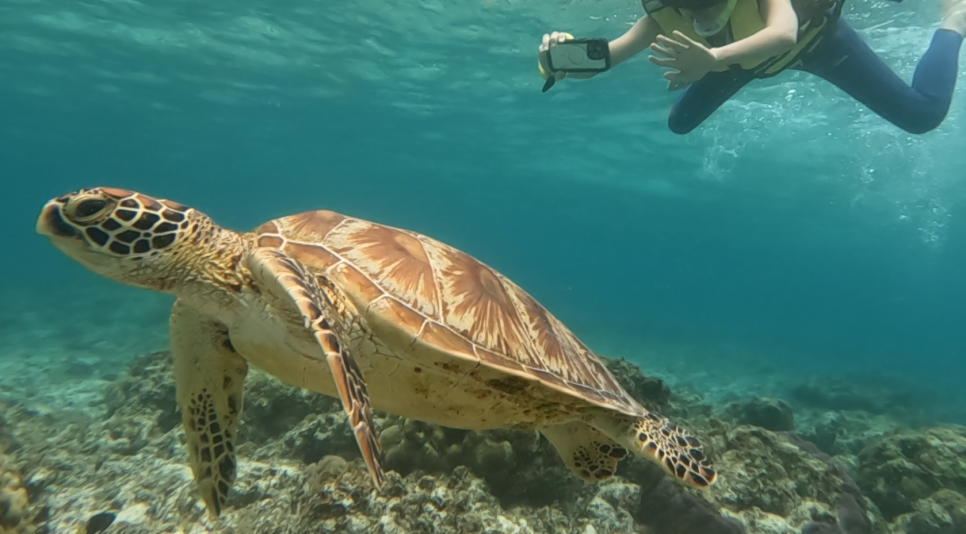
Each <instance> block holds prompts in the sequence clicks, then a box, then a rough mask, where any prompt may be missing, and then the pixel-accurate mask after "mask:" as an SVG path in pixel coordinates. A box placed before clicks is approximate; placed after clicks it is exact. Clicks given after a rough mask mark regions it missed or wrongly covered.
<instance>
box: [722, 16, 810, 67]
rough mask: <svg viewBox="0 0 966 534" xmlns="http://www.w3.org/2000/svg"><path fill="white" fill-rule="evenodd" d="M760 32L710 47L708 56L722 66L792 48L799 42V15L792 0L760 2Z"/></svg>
mask: <svg viewBox="0 0 966 534" xmlns="http://www.w3.org/2000/svg"><path fill="white" fill-rule="evenodd" d="M759 12H760V13H761V19H762V20H763V21H764V22H765V27H764V28H762V29H761V31H759V32H757V33H755V34H754V35H750V36H748V37H746V38H744V39H741V40H739V41H735V42H733V43H731V44H729V45H725V46H721V47H718V48H712V49H711V53H712V54H713V55H714V57H715V59H716V60H717V62H718V63H719V64H721V65H732V64H734V63H741V62H742V61H746V60H749V59H757V58H763V59H764V58H770V57H775V56H778V55H781V54H784V53H785V52H788V51H789V50H791V49H792V48H794V47H795V43H797V42H798V15H796V14H795V10H794V9H792V3H791V0H761V1H760V4H759Z"/></svg>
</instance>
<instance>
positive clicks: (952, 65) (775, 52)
mask: <svg viewBox="0 0 966 534" xmlns="http://www.w3.org/2000/svg"><path fill="white" fill-rule="evenodd" d="M898 1H901V0H898ZM842 2H844V0H642V5H643V7H644V11H645V12H646V14H645V15H644V16H643V17H641V18H640V19H639V20H638V21H637V22H636V23H635V24H634V25H633V26H632V27H631V29H630V30H628V31H627V33H625V34H624V35H622V36H620V37H618V38H617V39H614V40H613V41H610V42H609V44H608V49H609V51H610V61H611V63H610V65H611V67H613V66H614V65H617V64H619V63H622V62H623V61H625V60H627V59H628V58H630V57H632V56H634V55H635V54H637V53H639V52H641V51H642V50H644V49H645V48H650V49H651V50H653V51H654V52H657V53H658V54H660V55H661V56H663V57H657V56H650V57H649V58H648V59H650V61H651V62H652V63H654V64H656V65H659V66H662V67H670V69H672V70H669V71H668V72H666V73H665V74H664V78H665V79H667V80H668V82H669V83H668V89H669V90H671V91H677V90H681V89H683V90H684V93H683V94H682V95H681V96H680V98H679V99H678V101H677V102H676V103H675V104H674V106H673V107H672V108H671V112H670V115H669V117H668V127H669V128H670V129H671V131H673V132H675V133H678V134H686V133H688V132H690V131H691V130H693V129H694V128H696V127H697V126H698V125H700V124H701V123H702V122H704V120H705V119H707V118H708V117H709V116H710V115H711V114H712V113H714V111H715V110H716V109H718V108H719V107H720V106H721V105H722V104H724V103H725V102H726V101H727V100H728V99H730V98H731V97H732V96H734V95H735V94H736V93H737V92H738V91H739V90H741V88H742V87H744V86H745V85H746V84H748V83H749V82H750V81H751V80H754V79H759V78H767V77H770V76H774V75H776V74H778V73H780V72H782V71H784V70H786V69H795V70H801V71H805V72H809V73H811V74H814V75H816V76H819V77H821V78H824V79H825V80H827V81H829V82H831V83H832V84H835V85H836V86H837V87H839V88H840V89H842V90H843V91H845V92H846V93H848V94H849V95H851V96H852V97H853V98H855V99H856V100H858V101H859V102H861V103H862V104H864V105H866V106H867V107H868V108H869V109H871V110H872V111H873V112H875V113H877V114H878V115H879V116H881V117H883V118H884V119H886V120H888V121H889V122H891V123H892V124H894V125H896V126H898V127H899V128H902V129H903V130H905V131H907V132H910V133H917V134H918V133H925V132H928V131H930V130H932V129H934V128H936V127H937V126H939V125H940V124H941V123H942V122H943V120H944V119H945V118H946V115H947V113H948V112H949V106H950V103H951V101H952V96H953V89H954V88H955V85H956V71H957V68H958V60H959V50H960V45H961V44H962V41H963V35H964V33H966V0H943V21H942V25H941V26H940V28H939V29H937V30H936V32H935V33H934V34H933V37H932V42H931V44H930V46H929V49H928V50H927V51H926V53H925V54H924V55H923V56H922V58H921V59H920V60H919V64H918V65H917V67H916V71H915V74H914V76H913V79H912V86H911V87H910V86H909V85H906V83H905V82H903V81H902V79H900V78H899V77H898V76H897V75H896V74H895V72H893V71H892V69H890V68H889V67H888V66H887V65H886V64H885V63H883V62H882V60H881V59H880V58H879V57H878V56H876V54H875V52H873V51H872V50H871V49H870V48H869V46H868V45H867V44H865V42H863V41H862V39H861V38H860V37H859V36H858V35H856V33H855V31H854V30H853V29H852V28H851V27H849V25H848V24H847V23H846V22H845V21H844V20H840V18H839V15H840V13H841V9H842ZM569 39H573V36H571V35H570V34H567V33H561V32H553V33H551V34H547V35H544V36H543V42H542V43H541V44H540V47H539V53H538V58H539V59H538V68H539V71H540V74H541V76H542V77H543V78H544V80H547V85H546V86H544V90H546V89H548V88H549V87H550V86H551V85H553V83H554V82H555V81H559V80H561V79H563V78H579V79H586V78H590V77H592V76H594V75H595V74H596V73H574V72H571V73H565V72H561V71H555V72H551V71H550V68H549V67H548V63H547V53H548V50H549V49H550V48H551V47H553V46H555V45H557V44H559V43H562V42H565V41H566V40H569ZM550 76H553V79H549V78H550Z"/></svg>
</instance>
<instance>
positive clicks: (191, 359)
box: [169, 301, 248, 517]
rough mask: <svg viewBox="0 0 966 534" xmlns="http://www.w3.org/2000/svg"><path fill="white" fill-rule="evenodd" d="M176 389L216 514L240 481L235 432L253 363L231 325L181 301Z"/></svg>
mask: <svg viewBox="0 0 966 534" xmlns="http://www.w3.org/2000/svg"><path fill="white" fill-rule="evenodd" d="M169 337H170V343H171V355H172V357H173V360H174V378H175V390H176V397H177V402H178V407H179V408H180V410H181V423H182V425H183V426H184V432H185V437H186V438H187V448H188V459H189V463H190V464H191V470H192V472H193V473H194V477H195V484H196V485H197V487H198V491H199V492H200V493H201V498H202V499H204V501H205V504H206V506H207V508H208V512H209V514H211V515H212V516H214V517H217V516H219V515H221V510H222V508H223V507H224V505H225V499H226V498H227V496H228V490H229V489H230V488H231V485H232V483H234V481H235V473H236V463H235V446H234V440H235V434H236V427H237V424H238V419H239V417H240V416H241V411H242V386H243V383H244V381H245V376H246V375H247V374H248V363H247V362H245V360H244V358H242V357H241V356H239V355H238V353H237V352H235V349H234V347H232V344H231V341H230V340H229V338H228V329H227V328H226V327H225V326H224V325H222V324H221V323H218V322H216V321H213V320H211V319H210V318H207V317H204V316H202V315H200V314H199V313H198V312H196V311H195V310H193V309H191V308H189V307H187V306H185V305H184V304H182V303H181V302H180V301H177V302H175V304H174V308H173V309H172V311H171V319H170V322H169Z"/></svg>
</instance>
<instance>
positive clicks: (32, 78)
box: [0, 0, 966, 534]
mask: <svg viewBox="0 0 966 534" xmlns="http://www.w3.org/2000/svg"><path fill="white" fill-rule="evenodd" d="M641 15H642V10H641V8H640V5H639V3H638V2H634V1H617V0H599V1H598V0H574V1H559V0H544V1H541V2H534V1H529V2H523V1H518V0H511V1H508V0H468V1H463V2H456V1H453V0H410V1H401V0H381V1H372V0H358V1H353V2H336V1H332V0H330V1H306V0H286V1H280V2H266V1H253V0H237V1H232V2H227V1H224V0H214V1H209V2H186V1H179V0H175V1H171V2H160V1H158V0H141V1H136V0H110V1H101V0H91V1H83V2H66V3H65V2H52V1H50V0H31V1H27V0H3V1H2V2H0V80H2V83H0V176H2V183H3V184H4V186H5V187H6V190H7V191H8V193H7V201H6V202H5V203H4V209H3V210H2V211H0V221H2V222H3V226H4V228H5V229H6V231H5V232H4V236H5V239H6V242H5V244H4V247H3V248H4V253H3V261H2V262H0V292H2V295H3V302H4V304H3V306H2V310H0V342H2V345H0V346H2V352H0V362H4V361H6V364H7V366H6V367H0V373H3V371H2V369H8V376H7V377H6V380H10V381H13V380H11V379H10V377H11V376H12V375H10V374H9V373H13V372H14V371H12V370H15V369H20V370H24V371H23V372H27V370H29V369H31V368H34V369H43V372H44V373H47V374H49V375H50V376H56V380H55V379H54V378H50V380H51V381H50V382H45V381H44V380H40V381H39V382H37V383H36V384H34V383H30V384H26V383H24V384H21V387H23V388H28V386H29V388H33V389H37V390H40V389H41V388H44V387H47V386H49V385H51V384H57V385H58V386H57V387H61V388H65V389H70V388H72V387H74V385H76V384H77V383H79V381H82V380H87V379H88V378H89V376H91V375H92V374H93V375H94V376H97V377H99V379H101V380H107V381H109V380H111V379H113V378H116V376H117V375H120V374H122V373H123V372H124V370H125V367H126V366H127V365H128V364H129V362H131V361H133V360H134V359H135V357H137V356H139V355H143V354H146V353H149V352H151V351H156V350H164V349H167V322H168V313H169V311H170V306H171V303H172V302H173V297H169V296H167V295H162V294H158V293H151V292H148V291H145V290H140V289H135V288H131V287H123V286H120V285H118V284H117V283H115V282H112V281H110V280H107V279H104V278H101V277H99V276H97V275H95V274H93V273H91V272H89V271H87V270H86V269H84V268H83V267H81V266H80V265H78V264H76V263H74V262H73V261H72V260H70V259H69V258H67V257H66V256H64V254H62V253H61V252H59V251H58V250H56V249H55V248H53V247H52V246H51V245H50V244H49V243H48V241H47V239H46V238H43V237H41V236H39V235H37V234H36V233H35V230H34V226H35V222H36V219H37V216H38V215H39V213H40V210H41V208H42V207H43V205H44V203H45V202H47V200H49V199H50V198H53V197H56V196H59V195H62V194H64V193H67V192H69V191H73V190H76V189H79V188H84V187H93V186H111V187H118V188H125V189H131V190H136V191H139V192H143V193H146V194H149V195H153V196H156V197H160V198H166V199H171V200H174V201H177V202H180V203H183V204H185V205H188V206H191V207H193V208H195V209H197V210H200V211H202V212H204V213H206V214H207V215H209V216H211V217H212V218H214V220H215V221H217V222H218V223H219V224H222V225H224V226H226V227H229V228H232V229H236V230H248V229H251V228H253V227H255V226H257V225H258V224H261V223H262V222H264V221H266V220H269V219H272V218H276V217H280V216H283V215H287V214H292V213H297V212H300V211H304V210H312V209H328V210H334V211H337V212H340V213H344V214H347V215H351V216H354V217H359V218H363V219H368V220H372V221H375V222H379V223H383V224H387V225H391V226H397V227H403V228H407V229H410V230H415V231H418V232H421V233H424V234H427V235H429V236H431V237H434V238H436V239H439V240H441V241H443V242H446V243H448V244H450V245H453V246H456V247H457V248H460V249H461V250H463V251H465V252H467V253H469V254H471V255H473V256H474V257H476V258H478V259H480V260H481V261H483V262H484V263H486V264H488V265H490V266H492V267H494V268H495V269H497V270H499V271H500V272H502V273H503V274H505V275H506V276H507V277H509V278H510V279H512V280H513V281H514V282H516V283H517V284H519V285H520V286H522V287H523V288H524V289H525V290H526V291H528V292H529V293H530V294H531V295H533V296H534V297H535V298H536V299H537V300H538V301H539V302H540V303H541V304H543V305H544V306H545V307H547V308H548V309H549V310H550V312H551V313H553V314H554V315H555V316H557V317H558V318H559V319H561V320H562V321H563V322H564V324H566V325H567V326H568V327H569V328H571V329H572V330H573V331H574V332H575V333H576V334H577V336H578V337H580V338H581V340H583V341H584V342H586V343H587V344H588V345H589V346H590V348H591V349H593V350H594V351H595V352H597V353H599V354H600V355H602V356H606V357H612V358H625V359H627V360H628V361H630V362H632V363H634V364H635V365H637V366H639V367H640V368H641V370H642V371H643V372H644V374H645V375H651V376H658V377H660V378H661V379H662V380H663V381H665V382H666V383H667V384H669V385H670V387H671V388H672V390H673V391H675V392H678V391H685V392H688V394H694V395H700V396H702V398H703V399H704V400H705V401H706V402H711V403H715V402H720V403H727V402H732V401H735V400H736V399H737V400H741V399H745V398H751V397H755V396H768V397H779V398H783V399H786V400H787V401H788V402H792V403H794V402H796V399H797V402H801V403H804V402H808V400H809V399H807V398H805V397H808V396H809V394H807V393H804V394H803V393H802V391H804V390H805V389H807V390H808V391H812V392H814V391H816V390H817V391H822V390H824V389H827V388H835V389H836V390H841V389H843V388H845V389H848V388H850V387H852V386H853V385H854V386H855V388H856V391H861V392H864V393H861V394H857V395H859V396H861V395H868V396H870V398H871V399H872V400H871V401H869V402H872V403H873V404H874V403H875V402H877V401H879V400H882V399H884V398H889V399H893V398H894V399H899V400H889V401H888V402H891V403H893V404H890V407H891V408H888V409H886V408H884V409H883V410H882V413H887V414H888V413H889V409H892V408H894V409H895V410H898V412H896V414H895V418H896V420H897V421H901V425H907V426H909V427H912V428H917V427H918V426H920V425H945V424H966V393H964V391H963V377H964V376H966V359H964V358H966V334H964V329H963V324H964V323H966V281H964V275H963V272H964V271H963V265H964V264H966V222H964V221H966V181H964V179H966V174H964V171H963V168H964V167H966V122H964V121H966V113H964V111H966V84H964V83H963V82H964V78H966V75H964V74H963V73H962V69H961V73H960V75H959V78H958V79H959V85H958V88H957V90H956V96H955V98H954V100H953V105H952V109H951V111H950V114H949V116H948V117H947V119H946V121H945V122H944V123H943V124H942V125H941V126H940V127H939V128H938V129H936V130H935V131H932V132H930V133H928V134H925V135H920V136H916V135H910V134H907V133H905V132H903V131H901V130H899V129H898V128H896V127H894V126H892V125H891V124H889V123H887V122H886V121H885V120H883V119H881V118H879V117H878V116H876V115H875V114H873V113H872V112H871V111H869V110H868V109H867V108H865V107H863V106H862V105H861V104H858V103H856V102H855V101H854V100H852V99H851V98H850V97H848V96H847V95H845V94H844V93H843V92H841V91H840V90H838V89H836V88H835V87H833V86H832V85H830V84H828V83H826V82H824V81H822V80H820V79H818V78H815V77H812V76H810V75H807V74H804V73H800V72H786V73H783V74H782V75H780V76H779V77H777V78H773V79H769V80H765V81H757V82H755V83H753V84H752V85H750V86H749V87H747V88H746V89H744V90H743V91H742V92H740V93H739V94H738V95H737V96H736V97H735V98H734V99H732V100H731V101H730V102H728V103H727V104H725V105H724V106H723V107H722V108H721V109H720V110H719V111H718V112H716V113H715V114H714V115H712V117H711V118H710V119H709V120H708V121H707V122H705V123H704V124H703V125H702V126H700V127H699V128H698V129H696V130H695V131H694V132H692V133H691V134H689V135H686V136H679V135H675V134H673V133H671V132H670V131H669V130H668V128H667V126H666V120H667V113H668V110H669V108H670V106H671V105H672V104H673V102H674V100H675V99H676V98H677V93H671V92H668V91H667V89H666V82H665V81H664V80H663V79H662V78H661V73H662V69H660V68H658V67H656V66H654V65H652V64H650V63H649V62H648V61H647V55H648V54H647V53H646V52H645V53H642V54H639V55H638V56H637V57H635V58H633V59H631V60H629V61H628V62H626V63H625V64H621V65H620V66H618V67H616V68H615V70H614V71H613V72H609V73H605V74H604V75H601V76H598V77H596V78H594V79H592V80H587V81H572V80H565V81H563V82H559V83H557V85H556V86H554V87H553V88H552V89H551V90H550V91H548V92H546V93H541V90H540V89H541V87H542V85H543V81H542V80H541V79H540V77H539V75H538V73H537V69H536V61H537V57H536V55H537V54H536V52H537V46H538V44H539V42H540V38H541V36H542V35H543V34H544V33H546V32H550V31H553V30H561V31H568V32H570V33H572V34H574V35H576V36H581V37H583V36H586V37H606V38H609V39H613V38H615V37H617V36H619V35H620V34H622V33H623V32H624V31H626V29H627V28H629V27H630V25H631V24H633V23H634V22H635V21H636V20H637V18H639V17H640V16H641ZM843 16H844V17H845V18H846V19H847V21H848V22H849V24H851V25H852V26H853V27H854V28H855V29H856V30H857V31H858V33H859V34H860V35H861V36H862V37H863V38H864V39H866V41H867V42H868V43H869V45H870V46H871V47H872V49H873V50H875V51H876V52H877V53H878V54H879V55H880V56H881V57H882V58H883V59H884V60H885V61H886V63H887V64H888V65H890V66H891V67H892V68H894V69H895V70H896V72H897V73H898V74H899V75H900V76H901V77H902V78H903V79H904V80H907V81H908V80H910V79H911V77H912V73H913V71H914V69H915V65H916V62H917V61H918V59H919V57H920V56H921V55H922V53H923V52H924V51H925V50H926V48H927V46H928V45H929V40H930V39H931V36H932V32H933V30H934V29H935V28H936V27H937V26H938V21H939V18H940V3H939V1H938V0H928V1H923V2H915V1H911V0H907V1H906V2H903V3H901V4H900V3H894V2H885V1H875V0H849V1H848V3H847V4H846V7H845V10H844V14H843ZM79 361H80V362H86V363H85V365H84V366H81V367H78V365H77V362H79ZM92 369H93V370H92ZM17 372H20V371H17ZM105 377H106V378H105ZM7 383H8V382H5V381H4V380H0V391H2V389H3V388H4V387H10V386H5V385H4V384H7ZM25 384H26V385H25ZM816 384H817V386H816ZM101 385H103V383H101ZM98 387H101V386H98ZM803 388H805V389H803ZM12 391H14V390H13V389H9V390H8V393H10V392H12ZM796 392H797V393H796ZM870 392H871V393H870ZM38 394H41V393H38ZM796 395H798V397H796ZM812 396H813V397H814V395H812ZM890 396H894V397H890ZM7 397H8V399H7V401H8V402H11V401H10V398H11V397H13V395H12V394H9V395H7ZM170 401H171V403H172V404H173V402H174V398H173V396H171V398H170ZM883 402H886V401H883ZM859 404H861V402H860V403H859ZM795 407H796V409H798V405H795ZM48 409H51V410H53V409H56V406H48ZM910 413H912V414H913V415H910ZM897 424H898V423H897ZM901 425H900V426H901ZM0 435H2V432H0ZM826 452H830V451H826ZM316 460H317V458H316ZM243 461H244V460H243ZM313 461H314V460H313ZM184 484H185V487H188V484H189V483H188V482H184ZM860 485H861V484H860ZM880 506H881V505H880ZM910 506H911V505H910ZM910 509H911V508H910ZM896 513H897V514H898V513H899V512H896ZM903 513H905V512H903ZM886 515H888V514H886ZM887 519H888V517H887ZM962 528H966V527H962ZM0 531H2V530H0ZM55 531H56V529H55ZM668 532H670V531H668ZM659 534H663V533H660V532H659Z"/></svg>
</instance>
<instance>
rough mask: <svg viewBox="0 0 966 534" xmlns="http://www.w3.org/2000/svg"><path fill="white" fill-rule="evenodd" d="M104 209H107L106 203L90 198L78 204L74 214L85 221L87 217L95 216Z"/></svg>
mask: <svg viewBox="0 0 966 534" xmlns="http://www.w3.org/2000/svg"><path fill="white" fill-rule="evenodd" d="M105 207H107V202H104V201H103V200H101V199H99V198H92V199H90V200H85V201H83V202H81V203H80V204H78V205H77V209H76V210H74V214H75V215H77V216H78V217H80V218H82V219H86V218H87V217H93V216H94V215H97V214H98V213H100V212H101V210H103V209H104V208H105Z"/></svg>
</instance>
